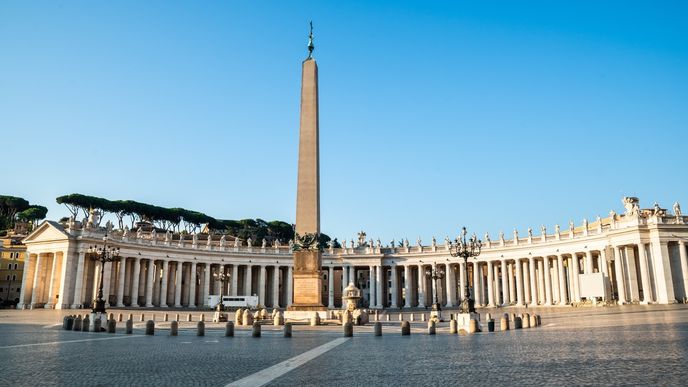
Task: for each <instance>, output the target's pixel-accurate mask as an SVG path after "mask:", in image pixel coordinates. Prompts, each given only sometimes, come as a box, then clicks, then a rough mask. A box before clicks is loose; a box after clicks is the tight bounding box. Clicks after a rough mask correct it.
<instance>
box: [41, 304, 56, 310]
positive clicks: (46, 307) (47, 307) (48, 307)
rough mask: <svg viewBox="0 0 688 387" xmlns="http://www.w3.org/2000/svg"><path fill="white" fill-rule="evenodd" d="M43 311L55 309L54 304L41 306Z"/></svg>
mask: <svg viewBox="0 0 688 387" xmlns="http://www.w3.org/2000/svg"><path fill="white" fill-rule="evenodd" d="M43 309H55V305H54V304H45V305H43Z"/></svg>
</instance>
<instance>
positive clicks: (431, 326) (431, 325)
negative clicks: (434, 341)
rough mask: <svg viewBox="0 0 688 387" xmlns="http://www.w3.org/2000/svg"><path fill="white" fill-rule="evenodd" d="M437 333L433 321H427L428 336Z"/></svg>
mask: <svg viewBox="0 0 688 387" xmlns="http://www.w3.org/2000/svg"><path fill="white" fill-rule="evenodd" d="M435 333H437V325H435V320H430V321H428V334H429V335H434V334H435Z"/></svg>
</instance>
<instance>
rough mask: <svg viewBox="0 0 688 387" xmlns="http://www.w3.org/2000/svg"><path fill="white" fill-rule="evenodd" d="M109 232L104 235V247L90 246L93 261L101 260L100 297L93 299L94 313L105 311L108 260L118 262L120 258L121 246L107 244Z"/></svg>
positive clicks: (89, 253)
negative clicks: (106, 264) (105, 276)
mask: <svg viewBox="0 0 688 387" xmlns="http://www.w3.org/2000/svg"><path fill="white" fill-rule="evenodd" d="M107 242H108V236H107V233H106V234H105V236H104V237H103V247H98V246H91V247H89V248H88V255H89V257H90V259H91V260H92V261H97V262H100V283H99V285H98V298H96V299H95V300H93V305H94V306H93V310H92V312H93V313H105V300H104V299H103V268H104V266H105V263H106V262H117V261H119V260H120V258H121V257H120V256H119V247H112V246H108V245H107Z"/></svg>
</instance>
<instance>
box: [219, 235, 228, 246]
mask: <svg viewBox="0 0 688 387" xmlns="http://www.w3.org/2000/svg"><path fill="white" fill-rule="evenodd" d="M225 243H227V236H226V235H225V234H222V236H221V237H220V247H225Z"/></svg>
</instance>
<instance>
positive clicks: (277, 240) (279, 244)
mask: <svg viewBox="0 0 688 387" xmlns="http://www.w3.org/2000/svg"><path fill="white" fill-rule="evenodd" d="M330 242H331V241H330ZM274 246H275V247H280V246H282V243H280V240H279V238H275V243H274Z"/></svg>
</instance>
